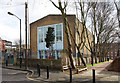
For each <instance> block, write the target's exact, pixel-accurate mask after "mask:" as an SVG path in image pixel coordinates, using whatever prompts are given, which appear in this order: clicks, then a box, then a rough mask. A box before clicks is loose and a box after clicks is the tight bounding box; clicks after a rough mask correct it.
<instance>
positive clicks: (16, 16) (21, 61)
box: [8, 12, 22, 68]
mask: <svg viewBox="0 0 120 83" xmlns="http://www.w3.org/2000/svg"><path fill="white" fill-rule="evenodd" d="M8 14H9V15H12V16H15V17H16V18H18V19H19V20H20V68H21V65H22V58H21V19H20V18H19V17H17V16H16V15H15V14H13V13H11V12H8Z"/></svg>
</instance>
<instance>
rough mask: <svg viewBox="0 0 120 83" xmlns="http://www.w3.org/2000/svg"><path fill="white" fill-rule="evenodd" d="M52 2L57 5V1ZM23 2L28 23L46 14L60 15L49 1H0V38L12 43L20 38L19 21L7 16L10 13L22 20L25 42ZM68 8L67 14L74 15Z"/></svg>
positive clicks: (73, 11)
mask: <svg viewBox="0 0 120 83" xmlns="http://www.w3.org/2000/svg"><path fill="white" fill-rule="evenodd" d="M53 1H55V2H56V3H57V0H53ZM25 2H28V15H29V23H31V22H33V21H36V20H38V19H40V18H42V17H44V16H46V15H48V14H61V13H60V11H59V10H58V9H57V8H55V7H54V6H53V5H52V3H51V2H50V1H49V0H0V37H1V38H2V39H4V40H8V41H12V42H14V41H15V40H18V39H19V37H20V35H19V34H20V33H19V32H20V31H19V30H20V23H19V20H18V19H17V18H16V17H14V16H11V15H8V14H7V12H11V13H13V14H15V15H16V16H18V17H19V18H21V20H22V40H25V21H24V20H25ZM70 6H72V4H70ZM70 6H69V8H68V9H67V14H75V10H73V9H72V8H71V7H70Z"/></svg>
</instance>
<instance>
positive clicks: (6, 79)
mask: <svg viewBox="0 0 120 83" xmlns="http://www.w3.org/2000/svg"><path fill="white" fill-rule="evenodd" d="M27 73H28V72H26V71H19V70H11V69H5V68H2V83H38V82H36V81H31V80H29V79H28V78H27V77H26V75H27ZM39 83H40V82H39Z"/></svg>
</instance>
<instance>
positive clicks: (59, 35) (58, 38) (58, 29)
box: [56, 25, 62, 41]
mask: <svg viewBox="0 0 120 83" xmlns="http://www.w3.org/2000/svg"><path fill="white" fill-rule="evenodd" d="M56 41H62V26H61V25H56Z"/></svg>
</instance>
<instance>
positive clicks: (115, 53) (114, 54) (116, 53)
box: [107, 43, 120, 59]
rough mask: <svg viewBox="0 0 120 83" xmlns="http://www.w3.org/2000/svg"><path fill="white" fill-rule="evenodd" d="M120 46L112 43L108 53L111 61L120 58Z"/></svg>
mask: <svg viewBox="0 0 120 83" xmlns="http://www.w3.org/2000/svg"><path fill="white" fill-rule="evenodd" d="M118 46H119V44H118V43H112V44H110V46H109V51H108V53H107V57H109V58H110V59H114V58H116V57H117V56H119V54H120V52H119V50H118V49H119V47H118Z"/></svg>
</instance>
